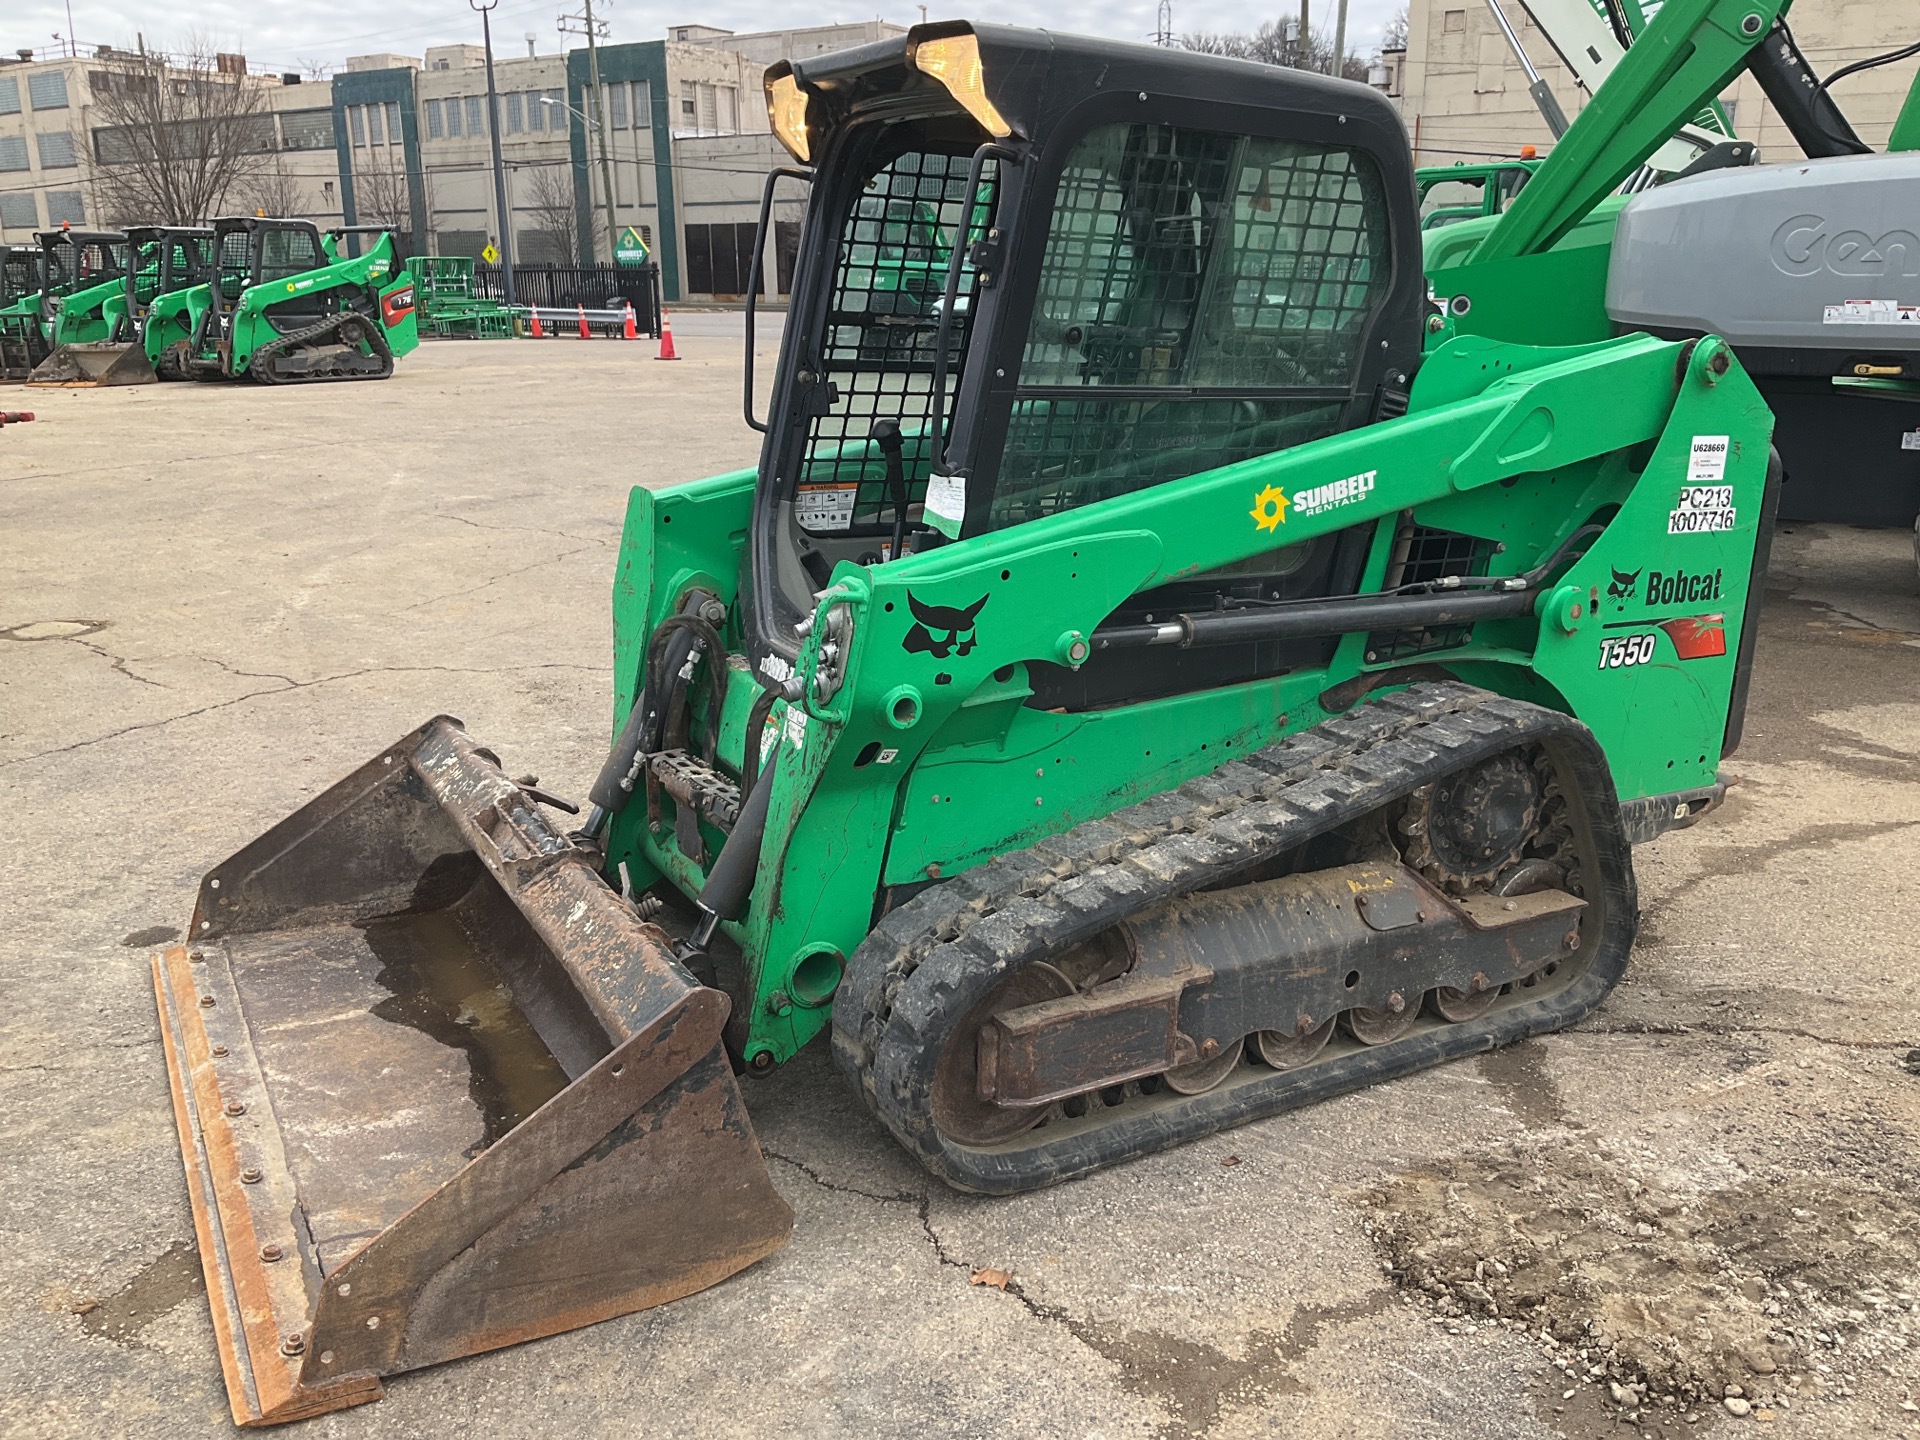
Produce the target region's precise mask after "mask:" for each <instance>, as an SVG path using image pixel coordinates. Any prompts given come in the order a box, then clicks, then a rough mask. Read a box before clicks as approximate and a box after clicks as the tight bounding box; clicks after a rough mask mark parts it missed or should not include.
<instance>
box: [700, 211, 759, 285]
mask: <svg viewBox="0 0 1920 1440" xmlns="http://www.w3.org/2000/svg"><path fill="white" fill-rule="evenodd" d="M758 231H759V227H758V226H756V225H753V224H751V223H748V224H742V225H689V226H687V227H686V246H687V288H688V289H689V290H691V291H693V292H694V293H695V294H697V295H744V294H745V293H746V290H747V279H748V277H749V276H750V275H751V274H752V271H753V241H754V236H755V235H756V234H757V233H758ZM759 293H760V294H762V295H764V294H766V293H767V277H766V274H765V272H764V270H763V271H762V273H761V276H760V292H759Z"/></svg>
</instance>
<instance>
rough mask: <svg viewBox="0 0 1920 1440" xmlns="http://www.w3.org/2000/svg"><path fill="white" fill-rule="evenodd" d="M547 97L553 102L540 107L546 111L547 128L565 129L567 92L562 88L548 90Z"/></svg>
mask: <svg viewBox="0 0 1920 1440" xmlns="http://www.w3.org/2000/svg"><path fill="white" fill-rule="evenodd" d="M547 99H549V100H551V101H552V102H553V103H552V104H551V105H547V106H543V107H542V108H543V109H545V110H546V112H547V128H548V129H549V130H564V129H566V128H567V119H568V117H567V92H566V91H564V90H549V91H547Z"/></svg>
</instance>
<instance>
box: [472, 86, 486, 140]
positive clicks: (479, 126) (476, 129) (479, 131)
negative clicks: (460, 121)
mask: <svg viewBox="0 0 1920 1440" xmlns="http://www.w3.org/2000/svg"><path fill="white" fill-rule="evenodd" d="M483 113H485V112H483V111H482V109H481V108H480V97H479V96H478V95H469V96H467V134H469V135H484V134H486V133H487V123H486V121H484V120H482V119H481V118H480V117H481V115H482V114H483Z"/></svg>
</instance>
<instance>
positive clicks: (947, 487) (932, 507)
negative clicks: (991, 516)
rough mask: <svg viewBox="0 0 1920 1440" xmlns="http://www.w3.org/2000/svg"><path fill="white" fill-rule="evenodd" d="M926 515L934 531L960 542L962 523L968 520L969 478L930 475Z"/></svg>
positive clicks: (928, 478)
mask: <svg viewBox="0 0 1920 1440" xmlns="http://www.w3.org/2000/svg"><path fill="white" fill-rule="evenodd" d="M926 515H927V523H928V524H930V525H932V526H933V528H934V529H936V530H938V531H939V532H940V533H941V534H942V535H944V536H946V537H947V538H948V539H949V540H958V539H959V538H960V526H961V523H962V522H963V521H964V520H965V519H966V518H967V477H966V476H964V475H941V474H938V473H935V474H933V475H929V476H928V477H927V510H926Z"/></svg>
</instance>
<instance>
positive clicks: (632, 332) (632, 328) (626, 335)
mask: <svg viewBox="0 0 1920 1440" xmlns="http://www.w3.org/2000/svg"><path fill="white" fill-rule="evenodd" d="M620 338H621V339H622V340H638V339H639V338H640V330H639V327H638V326H636V325H635V324H634V323H633V302H632V301H631V300H629V301H628V302H627V328H626V329H625V330H624V331H622V332H621V335H620Z"/></svg>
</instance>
